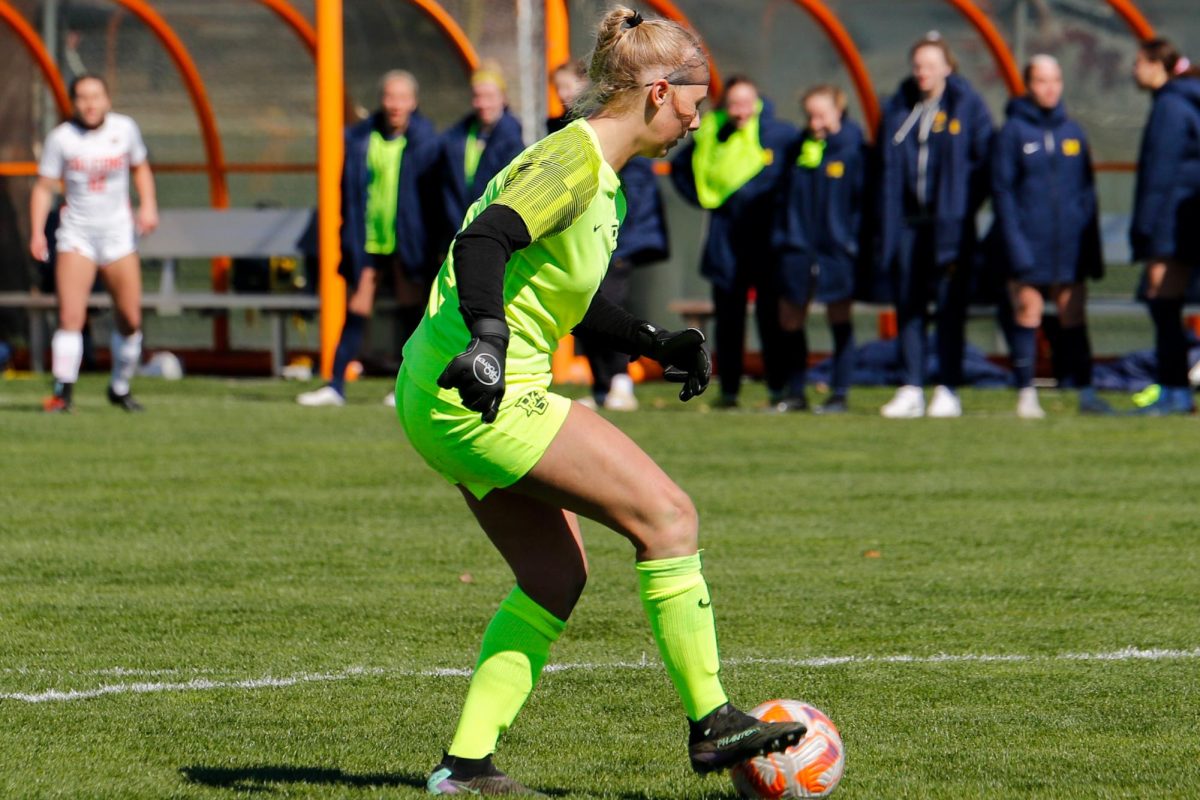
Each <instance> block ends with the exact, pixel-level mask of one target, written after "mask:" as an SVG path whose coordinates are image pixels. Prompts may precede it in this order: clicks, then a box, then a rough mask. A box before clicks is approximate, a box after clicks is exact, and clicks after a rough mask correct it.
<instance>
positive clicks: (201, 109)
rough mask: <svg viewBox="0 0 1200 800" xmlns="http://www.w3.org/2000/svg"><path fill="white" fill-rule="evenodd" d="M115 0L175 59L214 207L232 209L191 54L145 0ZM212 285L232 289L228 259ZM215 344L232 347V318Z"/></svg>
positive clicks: (220, 321)
mask: <svg viewBox="0 0 1200 800" xmlns="http://www.w3.org/2000/svg"><path fill="white" fill-rule="evenodd" d="M113 2H115V3H117V4H118V5H120V6H121V7H122V8H124V9H126V10H127V11H129V12H131V13H133V14H134V15H136V16H137V18H138V19H140V20H141V21H142V22H143V23H144V24H145V25H146V27H148V28H150V30H151V32H153V33H154V35H155V37H157V38H158V40H159V42H161V43H162V46H163V48H164V49H165V50H166V51H167V54H168V55H169V56H170V57H171V60H172V61H174V62H175V66H176V68H177V69H178V70H179V77H180V78H181V79H182V80H183V85H184V86H185V87H186V88H187V90H188V94H189V95H190V96H191V98H192V107H193V108H195V109H196V116H197V117H198V118H199V120H200V135H201V138H202V139H203V141H204V156H205V160H206V162H207V164H208V195H209V200H210V202H211V203H212V206H213V208H229V184H228V183H227V182H226V180H225V154H224V152H223V151H222V149H221V136H220V134H219V133H217V118H216V115H215V114H214V113H213V109H212V104H211V103H210V102H209V101H208V92H207V91H206V90H205V88H204V81H203V80H201V79H200V72H199V70H197V69H196V63H195V62H194V61H193V60H192V56H191V53H189V52H188V49H187V47H185V46H184V44H183V42H182V41H180V39H179V37H178V36H177V35H176V34H175V31H174V29H173V28H172V27H171V26H170V25H168V24H167V21H166V20H165V19H163V18H162V16H161V15H160V14H159V13H158V12H157V11H155V10H154V9H153V8H151V7H150V4H149V3H147V2H145V0H113ZM212 286H213V291H217V292H224V291H226V290H227V289H228V288H229V259H227V258H214V259H213V262H212ZM213 347H214V348H215V349H217V350H218V351H225V350H228V349H229V320H228V319H227V318H225V317H217V318H216V319H214V320H213Z"/></svg>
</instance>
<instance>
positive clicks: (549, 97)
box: [546, 0, 571, 117]
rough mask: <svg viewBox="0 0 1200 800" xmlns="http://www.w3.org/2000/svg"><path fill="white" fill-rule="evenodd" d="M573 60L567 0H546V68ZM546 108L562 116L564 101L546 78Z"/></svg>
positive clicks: (551, 69) (550, 69) (552, 114)
mask: <svg viewBox="0 0 1200 800" xmlns="http://www.w3.org/2000/svg"><path fill="white" fill-rule="evenodd" d="M570 60H571V26H570V22H569V21H568V18H567V0H546V69H547V70H548V71H549V72H554V70H556V69H558V68H559V67H561V66H562V65H563V64H566V63H567V62H568V61H570ZM546 110H547V112H548V114H549V116H551V117H561V116H562V113H563V111H564V110H565V109H564V108H563V104H562V101H561V100H559V99H558V93H557V92H555V91H554V85H553V83H552V82H551V81H550V80H549V76H547V79H546Z"/></svg>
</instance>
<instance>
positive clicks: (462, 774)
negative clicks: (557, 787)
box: [425, 754, 546, 797]
mask: <svg viewBox="0 0 1200 800" xmlns="http://www.w3.org/2000/svg"><path fill="white" fill-rule="evenodd" d="M425 788H426V790H427V791H428V792H429V794H477V795H480V796H482V797H495V796H499V795H524V796H526V797H545V796H546V795H544V794H541V793H540V792H535V791H534V790H533V789H530V788H529V787H527V786H523V785H521V784H520V783H517V782H516V781H515V780H513V779H512V778H510V777H508V776H507V775H505V774H504V773H503V772H501V771H500V770H499V769H497V768H496V765H495V764H493V763H492V757H491V756H487V757H486V758H456V757H455V756H452V755H449V754H446V755H443V756H442V761H441V763H440V764H438V765H437V766H436V767H434V768H433V773H432V774H431V775H430V776H429V780H428V781H427V782H426V784H425Z"/></svg>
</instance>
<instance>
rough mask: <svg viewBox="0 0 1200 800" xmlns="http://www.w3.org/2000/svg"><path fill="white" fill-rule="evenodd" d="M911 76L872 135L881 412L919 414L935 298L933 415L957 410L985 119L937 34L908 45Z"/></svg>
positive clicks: (982, 194)
mask: <svg viewBox="0 0 1200 800" xmlns="http://www.w3.org/2000/svg"><path fill="white" fill-rule="evenodd" d="M909 58H910V61H911V64H912V76H911V77H909V78H906V79H905V80H904V81H903V82H901V84H900V88H899V89H898V90H897V91H896V93H895V94H894V95H892V98H891V100H889V101H888V103H887V106H886V108H885V110H884V114H883V122H882V132H881V135H880V136H879V139H878V141H879V147H880V158H881V162H882V166H881V170H882V175H881V178H880V184H881V185H880V204H881V208H880V220H879V230H880V238H881V267H882V269H883V272H884V274H886V275H887V276H889V278H890V279H891V289H892V301H893V302H894V303H895V306H896V318H897V323H898V326H899V329H900V331H899V332H900V342H899V347H900V362H901V371H902V380H903V384H902V385H901V386H900V388H899V389H898V390H897V391H896V394H895V396H894V397H893V398H892V399H891V400H890V401H888V403H887V404H886V405H884V406H883V408H882V409H881V413H882V414H883V416H885V417H892V418H902V417H921V416H924V415H925V412H926V409H925V394H924V391H923V387H924V385H925V378H926V376H925V348H926V327H927V318H928V315H929V303H930V301H931V300H932V301H934V302H935V303H936V305H937V349H938V362H939V372H940V375H939V379H940V383H939V384H938V385H937V386H936V388H935V389H934V391H933V398H932V400H931V402H930V404H929V416H931V417H958V416H961V415H962V404H961V403H960V401H959V398H958V387H959V385H960V384H961V383H962V374H963V363H962V362H963V348H964V336H965V327H966V320H967V302H968V299H969V292H970V286H971V266H972V261H973V256H974V252H975V246H976V235H975V213H976V212H977V211H978V210H979V207H980V205H982V204H983V201H984V199H986V197H987V195H988V189H989V186H988V160H989V157H990V146H991V139H992V118H991V115H990V114H989V113H988V109H987V105H985V104H984V102H983V98H981V97H980V96H979V94H978V93H976V91H975V89H974V88H972V87H971V85H970V84H969V83H968V82H967V80H966V79H965V78H963V77H962V76H961V75H959V74H958V73H957V71H956V70H957V62H956V61H955V59H954V54H953V53H952V52H951V51H950V47H949V45H947V44H946V42H945V41H944V40H943V39H942V37H941V35H940V34H937V33H930V34H929V35H927V36H926V37H925V38H923V39H921V40H920V41H919V42H917V43H916V44H915V45H913V47H912V49H911V50H909Z"/></svg>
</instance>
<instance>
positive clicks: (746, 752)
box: [688, 703, 808, 775]
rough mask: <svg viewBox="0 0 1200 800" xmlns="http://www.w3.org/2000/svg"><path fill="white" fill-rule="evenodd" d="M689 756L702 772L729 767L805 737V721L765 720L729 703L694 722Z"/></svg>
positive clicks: (689, 739) (689, 744)
mask: <svg viewBox="0 0 1200 800" xmlns="http://www.w3.org/2000/svg"><path fill="white" fill-rule="evenodd" d="M689 724H690V725H691V734H690V735H689V736H688V757H689V758H690V759H691V761H692V770H693V771H694V772H696V773H698V774H700V775H704V774H707V773H709V772H716V771H717V770H722V769H728V768H729V767H732V766H733V765H735V764H738V763H741V762H742V761H745V760H747V759H749V758H753V757H754V756H761V755H766V754H767V753H778V752H781V751H783V750H786V749H788V748H789V747H791V746H792V745H794V744H795V743H796V742H798V741H800V740H801V739H803V738H804V734H806V733H808V726H807V725H805V724H804V723H803V722H763V721H762V720H760V719H757V718H756V717H752V716H750V715H749V714H747V713H745V712H743V711H739V710H738V709H736V708H734V707H733V706H732V705H730V704H729V703H726V704H725V705H723V706H721V707H720V708H718V709H717V710H716V711H713V712H712V713H710V714H709V715H708V716H706V717H704V718H703V719H702V720H700V721H699V722H691V723H689Z"/></svg>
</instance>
